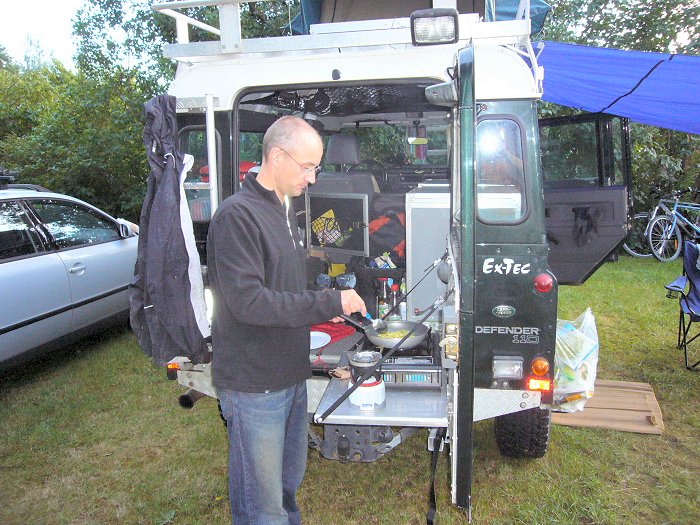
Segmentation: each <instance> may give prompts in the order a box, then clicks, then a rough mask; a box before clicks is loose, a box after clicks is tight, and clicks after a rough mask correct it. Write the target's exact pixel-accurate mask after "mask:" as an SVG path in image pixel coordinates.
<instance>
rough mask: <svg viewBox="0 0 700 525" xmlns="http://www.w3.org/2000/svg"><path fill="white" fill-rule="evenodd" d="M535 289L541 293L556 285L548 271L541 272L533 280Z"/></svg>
mask: <svg viewBox="0 0 700 525" xmlns="http://www.w3.org/2000/svg"><path fill="white" fill-rule="evenodd" d="M532 282H533V284H534V286H535V290H537V291H538V292H539V293H548V292H550V291H551V290H552V287H553V286H554V279H552V276H551V275H549V274H548V273H541V274H539V275H537V276H536V277H535V278H534V279H533V280H532Z"/></svg>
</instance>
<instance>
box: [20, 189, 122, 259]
mask: <svg viewBox="0 0 700 525" xmlns="http://www.w3.org/2000/svg"><path fill="white" fill-rule="evenodd" d="M31 205H32V207H33V208H34V210H35V211H36V213H37V215H38V216H39V218H40V219H41V220H42V222H43V223H44V225H45V226H46V229H47V230H48V231H49V233H50V234H51V236H52V237H53V239H54V240H55V241H56V244H58V246H59V247H60V248H72V247H75V246H84V245H88V244H97V243H101V242H107V241H116V240H118V239H119V238H120V237H119V230H118V229H117V226H116V225H115V224H114V223H113V222H112V221H110V220H109V219H108V218H107V217H104V216H102V215H100V214H99V213H98V212H96V211H94V210H91V209H89V208H86V207H85V206H82V205H80V204H77V203H74V202H67V201H56V200H34V201H32V202H31Z"/></svg>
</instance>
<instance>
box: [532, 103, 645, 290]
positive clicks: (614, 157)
mask: <svg viewBox="0 0 700 525" xmlns="http://www.w3.org/2000/svg"><path fill="white" fill-rule="evenodd" d="M539 127H540V146H541V156H542V172H543V177H544V200H545V218H546V226H547V240H548V243H549V265H550V267H551V269H552V272H553V273H554V275H555V276H556V277H557V280H558V282H559V284H581V283H583V282H584V281H585V280H586V279H587V278H588V277H589V276H590V275H591V274H592V273H593V272H594V271H595V270H596V269H597V268H598V267H599V266H600V265H601V264H602V263H603V262H604V261H605V260H606V258H607V257H608V256H609V255H610V254H611V253H612V252H614V251H615V249H616V248H617V247H618V246H619V245H620V244H621V243H622V242H623V241H624V239H625V236H626V235H627V231H628V224H629V219H628V211H629V205H630V194H629V185H630V180H631V171H630V150H629V148H630V146H629V128H628V124H627V120H626V119H622V118H619V117H613V116H611V115H579V116H573V117H561V118H553V119H543V120H540V123H539Z"/></svg>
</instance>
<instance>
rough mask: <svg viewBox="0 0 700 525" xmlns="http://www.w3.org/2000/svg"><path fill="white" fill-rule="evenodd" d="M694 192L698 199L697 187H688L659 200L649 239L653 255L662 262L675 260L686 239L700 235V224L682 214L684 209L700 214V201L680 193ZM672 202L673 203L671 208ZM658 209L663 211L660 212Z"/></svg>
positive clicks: (647, 228)
mask: <svg viewBox="0 0 700 525" xmlns="http://www.w3.org/2000/svg"><path fill="white" fill-rule="evenodd" d="M693 191H694V196H693V198H695V196H697V194H698V190H691V189H690V188H688V189H687V190H683V191H676V192H673V194H672V198H670V199H668V198H667V199H660V200H659V202H658V204H657V205H656V208H654V211H653V213H652V216H651V217H650V220H649V224H648V225H647V227H646V238H647V243H648V245H649V248H650V250H651V254H652V255H653V256H654V257H655V258H656V259H657V260H659V261H661V262H670V261H673V260H675V259H676V258H677V257H678V256H679V255H680V253H681V250H682V249H683V240H684V239H685V238H691V239H693V240H696V239H698V238H700V225H698V224H696V222H695V221H691V220H690V219H689V218H688V217H686V216H685V215H684V214H683V212H685V213H688V212H697V213H698V214H700V204H696V203H694V202H682V201H681V200H680V198H681V196H683V195H685V194H687V193H690V192H693ZM669 205H672V206H671V207H669ZM659 212H663V214H661V215H659ZM698 217H700V215H698ZM696 220H697V219H696Z"/></svg>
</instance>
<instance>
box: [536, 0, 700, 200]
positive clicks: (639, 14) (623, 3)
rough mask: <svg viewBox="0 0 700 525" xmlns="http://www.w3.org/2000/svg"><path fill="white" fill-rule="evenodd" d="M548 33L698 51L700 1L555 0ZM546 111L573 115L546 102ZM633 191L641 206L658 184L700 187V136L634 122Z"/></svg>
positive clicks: (578, 40)
mask: <svg viewBox="0 0 700 525" xmlns="http://www.w3.org/2000/svg"><path fill="white" fill-rule="evenodd" d="M550 4H551V5H552V12H551V14H550V17H549V18H548V20H547V23H546V25H545V30H544V35H543V38H545V39H547V40H554V41H558V42H570V43H575V44H584V45H593V46H600V47H614V48H619V49H626V50H636V51H655V52H664V53H688V54H696V53H698V52H699V51H700V3H698V2H697V1H696V0H657V1H655V2H647V1H645V0H589V1H587V2H581V1H578V0H552V1H551V2H550ZM540 112H541V115H542V116H547V117H549V116H554V115H561V114H572V113H574V110H572V109H571V108H562V107H560V106H555V105H553V104H542V106H541V109H540ZM631 134H632V171H633V194H634V197H635V200H636V203H637V207H638V208H639V209H645V208H646V207H648V206H649V205H650V204H651V202H650V199H649V196H648V192H649V189H650V188H651V187H652V186H661V187H662V188H665V189H666V190H670V189H672V188H683V187H687V186H694V187H700V137H698V136H697V135H690V134H687V133H681V132H678V131H672V130H667V129H661V128H655V127H652V126H645V125H642V124H636V123H632V124H631Z"/></svg>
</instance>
